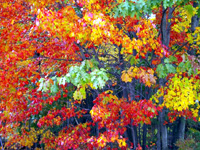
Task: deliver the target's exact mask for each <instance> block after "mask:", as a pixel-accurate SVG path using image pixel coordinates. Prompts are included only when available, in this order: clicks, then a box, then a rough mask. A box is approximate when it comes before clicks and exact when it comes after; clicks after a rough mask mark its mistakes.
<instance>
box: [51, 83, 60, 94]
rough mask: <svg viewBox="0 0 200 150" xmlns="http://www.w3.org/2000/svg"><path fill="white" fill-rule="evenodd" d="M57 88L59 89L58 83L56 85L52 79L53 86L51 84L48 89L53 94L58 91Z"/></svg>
mask: <svg viewBox="0 0 200 150" xmlns="http://www.w3.org/2000/svg"><path fill="white" fill-rule="evenodd" d="M58 90H59V88H58V85H57V83H56V82H55V81H54V84H53V86H51V88H50V91H51V93H52V94H55V93H57V92H58Z"/></svg>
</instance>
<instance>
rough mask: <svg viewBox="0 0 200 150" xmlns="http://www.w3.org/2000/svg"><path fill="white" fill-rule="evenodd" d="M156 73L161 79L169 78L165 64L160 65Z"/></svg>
mask: <svg viewBox="0 0 200 150" xmlns="http://www.w3.org/2000/svg"><path fill="white" fill-rule="evenodd" d="M156 73H157V74H158V77H159V78H165V77H166V76H167V69H166V67H165V66H163V64H159V65H158V66H157V68H156Z"/></svg>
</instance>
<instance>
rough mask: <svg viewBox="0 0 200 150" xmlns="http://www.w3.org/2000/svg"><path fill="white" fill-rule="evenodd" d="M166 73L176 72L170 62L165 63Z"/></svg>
mask: <svg viewBox="0 0 200 150" xmlns="http://www.w3.org/2000/svg"><path fill="white" fill-rule="evenodd" d="M165 66H166V68H167V73H176V69H175V67H174V66H173V65H172V64H166V65H165Z"/></svg>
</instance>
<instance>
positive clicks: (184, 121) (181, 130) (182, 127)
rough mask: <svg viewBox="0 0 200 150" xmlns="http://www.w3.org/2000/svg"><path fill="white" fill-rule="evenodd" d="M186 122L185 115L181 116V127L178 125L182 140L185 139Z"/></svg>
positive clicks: (179, 136)
mask: <svg viewBox="0 0 200 150" xmlns="http://www.w3.org/2000/svg"><path fill="white" fill-rule="evenodd" d="M185 124H186V119H185V117H181V118H180V122H179V127H178V138H179V139H180V140H184V136H185Z"/></svg>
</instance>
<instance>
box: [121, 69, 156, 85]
mask: <svg viewBox="0 0 200 150" xmlns="http://www.w3.org/2000/svg"><path fill="white" fill-rule="evenodd" d="M133 78H135V79H139V80H140V82H142V83H144V84H145V85H146V86H149V87H150V86H151V85H152V84H155V83H156V79H157V78H156V77H155V76H154V71H153V70H152V69H150V68H149V69H147V70H145V69H143V68H142V67H140V68H138V67H130V68H129V70H128V71H125V70H124V71H122V76H121V79H122V81H124V82H131V81H132V79H133Z"/></svg>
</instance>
